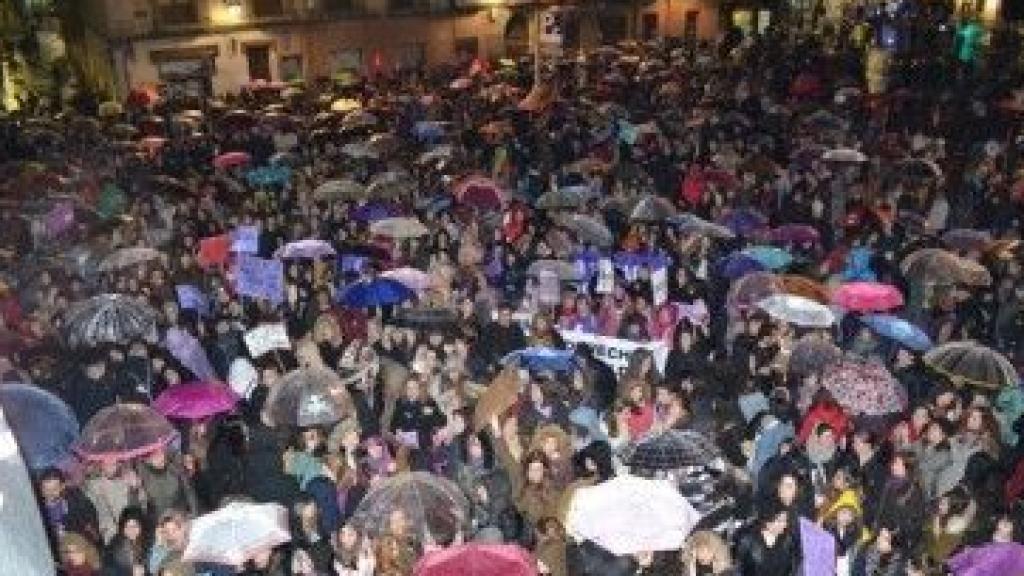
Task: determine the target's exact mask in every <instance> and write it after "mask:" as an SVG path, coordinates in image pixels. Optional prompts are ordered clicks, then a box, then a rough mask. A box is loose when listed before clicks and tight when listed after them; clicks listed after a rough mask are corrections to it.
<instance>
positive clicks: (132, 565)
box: [103, 506, 153, 576]
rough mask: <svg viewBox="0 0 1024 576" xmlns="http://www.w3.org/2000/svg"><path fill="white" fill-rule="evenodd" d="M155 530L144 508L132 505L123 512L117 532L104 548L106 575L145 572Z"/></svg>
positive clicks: (129, 575) (128, 574)
mask: <svg viewBox="0 0 1024 576" xmlns="http://www.w3.org/2000/svg"><path fill="white" fill-rule="evenodd" d="M152 540H153V531H152V529H151V528H150V526H149V523H148V522H147V518H146V514H145V512H143V510H142V508H139V507H137V506H130V507H128V508H125V509H124V510H123V511H122V512H121V517H120V519H119V520H118V522H117V533H116V534H115V535H114V538H113V539H112V540H111V541H110V543H109V544H108V545H107V547H106V548H105V549H104V550H103V565H104V570H105V572H104V575H105V576H135V575H136V574H137V573H138V571H139V570H140V569H141V570H142V571H143V573H145V566H146V559H147V556H148V554H149V546H150V544H151V543H152Z"/></svg>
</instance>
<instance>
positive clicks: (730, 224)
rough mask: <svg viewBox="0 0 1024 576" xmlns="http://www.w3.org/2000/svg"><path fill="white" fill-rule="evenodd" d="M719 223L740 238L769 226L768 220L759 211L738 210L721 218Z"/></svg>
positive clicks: (730, 211) (728, 212)
mask: <svg viewBox="0 0 1024 576" xmlns="http://www.w3.org/2000/svg"><path fill="white" fill-rule="evenodd" d="M718 223H719V224H721V225H722V226H725V227H726V228H728V229H729V230H732V231H733V232H734V233H736V234H738V235H740V236H750V235H752V234H754V233H755V232H757V231H759V230H762V229H763V228H765V227H766V226H768V218H767V217H766V216H765V215H764V214H761V213H760V212H758V211H757V210H752V209H749V208H736V209H735V210H729V211H727V212H725V213H724V214H722V215H721V216H719V217H718Z"/></svg>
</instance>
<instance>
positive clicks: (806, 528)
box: [800, 517, 836, 576]
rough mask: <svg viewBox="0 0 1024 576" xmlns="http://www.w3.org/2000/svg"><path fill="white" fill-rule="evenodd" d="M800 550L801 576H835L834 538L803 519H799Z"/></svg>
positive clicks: (819, 527)
mask: <svg viewBox="0 0 1024 576" xmlns="http://www.w3.org/2000/svg"><path fill="white" fill-rule="evenodd" d="M800 549H801V550H802V551H803V562H802V566H803V569H802V570H801V574H803V576H835V574H836V541H835V538H833V537H832V534H829V533H828V532H827V531H825V530H824V529H823V528H822V527H821V526H818V525H817V524H815V523H814V522H812V521H810V520H808V519H806V518H803V517H801V518H800Z"/></svg>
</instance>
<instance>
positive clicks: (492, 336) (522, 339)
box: [480, 305, 526, 365]
mask: <svg viewBox="0 0 1024 576" xmlns="http://www.w3.org/2000/svg"><path fill="white" fill-rule="evenodd" d="M482 334H484V335H485V337H484V338H482V339H481V340H480V354H481V355H482V356H483V357H484V358H485V359H486V360H487V363H488V364H490V365H493V364H496V363H497V362H499V361H500V360H501V359H502V358H504V357H505V356H506V355H508V354H509V353H510V352H515V351H516V350H520V349H522V348H525V347H526V336H525V335H524V334H523V329H522V328H520V327H519V325H518V324H515V323H513V321H512V309H511V308H509V307H508V306H507V305H502V306H500V307H499V308H498V317H497V319H496V320H494V321H493V322H489V323H487V324H486V326H485V327H484V330H483V332H482Z"/></svg>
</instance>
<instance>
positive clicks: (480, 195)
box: [452, 176, 505, 210]
mask: <svg viewBox="0 0 1024 576" xmlns="http://www.w3.org/2000/svg"><path fill="white" fill-rule="evenodd" d="M452 194H453V195H454V196H455V198H457V199H458V200H459V202H461V203H462V204H466V205H468V206H473V207H474V208H478V209H480V210H499V209H501V207H502V205H503V204H504V202H505V192H504V190H503V189H502V186H501V185H500V184H498V183H497V182H495V181H494V180H491V179H490V178H484V177H483V176H470V177H468V178H463V179H462V180H459V182H458V183H456V184H455V187H454V188H453V189H452Z"/></svg>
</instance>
